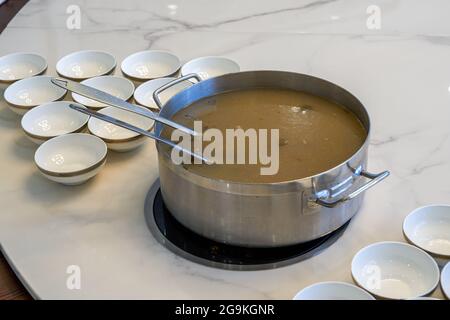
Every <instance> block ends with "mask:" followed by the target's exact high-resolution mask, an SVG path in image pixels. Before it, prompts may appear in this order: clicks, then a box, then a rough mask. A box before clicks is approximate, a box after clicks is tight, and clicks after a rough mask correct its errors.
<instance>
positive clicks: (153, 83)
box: [134, 78, 192, 109]
mask: <svg viewBox="0 0 450 320" xmlns="http://www.w3.org/2000/svg"><path fill="white" fill-rule="evenodd" d="M175 79H176V78H161V79H154V80H149V81H147V82H144V83H143V84H141V85H140V86H139V87H137V89H136V91H135V92H134V99H135V100H136V102H137V103H138V104H140V105H142V106H145V107H148V108H154V109H157V108H158V107H157V105H156V103H155V100H153V92H155V90H156V89H158V88H160V87H162V86H163V85H165V84H166V83H169V82H170V81H172V80H175ZM191 85H192V83H191V82H189V81H184V82H180V83H177V84H176V85H173V86H172V87H170V88H168V89H166V90H164V91H163V92H162V93H161V96H160V99H161V102H162V104H163V105H164V104H165V103H166V102H167V101H169V99H170V98H172V97H173V96H174V95H176V94H177V93H178V92H180V91H183V90H184V89H186V88H188V87H190V86H191Z"/></svg>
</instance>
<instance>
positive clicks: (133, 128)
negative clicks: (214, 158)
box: [69, 104, 208, 163]
mask: <svg viewBox="0 0 450 320" xmlns="http://www.w3.org/2000/svg"><path fill="white" fill-rule="evenodd" d="M69 106H70V108H72V109H74V110H76V111H79V112H81V113H84V114H87V115H89V116H91V117H94V118H97V119H100V120H102V121H105V122H109V123H112V124H114V125H116V126H119V127H122V128H125V129H128V130H130V131H133V132H136V133H139V134H142V135H144V136H146V137H149V138H152V139H154V140H157V141H160V142H162V143H164V144H167V145H169V146H171V147H172V148H175V149H177V150H180V151H182V152H186V153H187V154H189V155H190V156H193V157H194V158H197V159H199V160H202V161H204V162H205V163H208V159H206V158H204V157H202V156H201V155H198V154H196V153H194V152H192V151H191V150H188V149H185V148H182V147H180V146H179V145H178V144H176V143H174V142H172V141H170V140H166V139H163V138H161V137H159V136H157V135H156V134H154V133H152V132H149V131H147V130H144V129H141V128H139V127H136V126H134V125H132V124H130V123H128V122H125V121H122V120H119V119H116V118H113V117H111V116H108V115H106V114H102V113H98V112H95V111H91V110H89V109H87V108H83V107H81V106H77V105H75V104H70V105H69Z"/></svg>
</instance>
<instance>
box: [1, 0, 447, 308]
mask: <svg viewBox="0 0 450 320" xmlns="http://www.w3.org/2000/svg"><path fill="white" fill-rule="evenodd" d="M71 4H75V5H79V7H80V9H81V29H79V30H68V29H67V27H66V19H67V17H68V14H67V13H66V8H67V6H69V5H71ZM371 4H372V1H370V0H346V1H343V0H318V1H314V0H307V1H303V0H302V1H298V0H283V1H260V0H251V1H245V2H243V1H238V0H230V1H210V0H189V1H187V0H171V1H164V0H154V1H146V0H132V1H119V0H112V1H101V0H90V1H87V0H85V1H82V0H61V1H45V0H32V1H30V2H29V3H28V4H27V5H26V6H25V7H24V8H23V9H22V10H21V11H20V13H19V14H18V15H17V16H16V17H15V18H14V19H13V20H12V22H11V23H10V25H9V26H8V27H7V29H6V30H5V31H4V32H3V33H2V34H1V35H0V44H1V45H0V55H3V54H7V53H10V52H16V51H32V52H37V53H39V54H41V55H43V56H44V57H46V58H47V60H48V64H49V68H48V70H47V72H46V74H48V75H55V64H56V62H57V60H58V59H59V58H60V57H62V56H64V55H65V54H67V53H69V52H72V51H76V50H80V49H101V50H105V51H108V52H110V53H111V54H113V55H114V56H115V58H116V59H117V61H118V63H119V64H120V62H121V61H122V60H123V59H124V58H125V57H126V56H127V55H129V54H130V53H133V52H136V51H139V50H144V49H164V50H169V51H171V52H173V53H175V54H176V55H178V56H179V57H180V59H181V60H182V61H183V62H186V61H188V60H189V59H192V58H194V57H198V56H203V55H225V56H227V57H229V58H231V59H234V60H236V61H237V62H238V63H239V64H240V65H241V69H242V70H253V69H276V70H289V71H295V72H302V73H307V74H312V75H314V76H319V77H323V78H325V79H328V80H330V81H333V82H335V83H337V84H339V85H341V86H343V87H345V88H346V89H348V90H350V91H351V92H352V93H354V94H355V95H356V96H357V97H358V98H359V99H360V100H361V101H362V102H363V103H364V104H365V106H366V108H367V109H368V111H369V113H370V116H371V120H372V128H371V146H370V151H369V169H370V170H371V171H373V172H379V171H381V170H385V169H389V170H390V171H391V176H390V177H389V178H388V179H387V180H386V181H385V182H383V183H381V184H380V185H378V186H376V187H375V188H373V189H372V190H370V191H368V192H367V194H366V197H365V202H364V205H363V207H362V208H361V210H360V212H359V213H358V215H357V216H356V217H355V218H354V219H353V221H352V222H351V224H350V226H349V228H348V229H347V230H346V232H345V233H344V235H343V236H342V237H341V238H340V239H339V240H338V241H337V242H336V243H334V244H333V245H332V246H331V247H329V248H328V249H326V250H325V251H324V252H322V253H321V254H319V255H317V256H315V257H313V258H311V259H309V260H306V261H303V262H300V263H298V264H295V265H292V266H288V267H283V268H280V269H275V270H268V271H252V272H236V271H225V270H217V269H212V268H208V267H205V266H201V265H197V264H195V263H192V262H189V261H186V260H184V259H183V258H180V257H177V256H175V255H173V254H172V253H171V252H169V251H168V250H167V249H165V248H164V247H162V246H161V245H159V244H158V243H157V241H156V240H155V239H153V237H152V236H151V234H150V233H149V231H148V230H147V227H146V225H145V219H144V215H143V205H144V199H145V195H146V193H147V190H148V189H149V188H150V186H151V185H152V184H153V182H154V181H155V180H156V179H157V177H158V170H157V157H156V150H155V147H154V143H153V142H152V141H148V142H147V144H146V145H144V146H143V148H141V149H138V150H135V151H132V152H130V153H126V154H118V153H113V152H110V153H109V155H108V159H107V164H106V166H105V168H104V170H103V171H102V172H101V173H100V174H99V175H98V176H97V177H96V178H95V179H93V180H91V181H89V182H88V183H86V184H84V185H81V186H77V187H65V186H60V185H57V184H54V183H52V182H50V181H48V180H46V179H45V178H43V177H42V176H41V175H40V174H39V173H38V171H37V169H36V168H35V167H34V164H33V156H34V151H35V149H36V146H35V145H34V144H32V143H31V142H29V141H28V140H27V139H26V137H25V136H24V134H23V133H22V132H21V130H20V119H19V118H18V117H17V116H16V115H15V114H13V113H12V112H11V111H10V110H9V109H8V108H7V107H6V104H5V101H4V100H3V98H2V99H1V101H0V136H1V143H0V165H1V166H2V170H0V200H1V203H2V207H1V210H0V243H1V248H2V250H3V251H4V253H5V254H6V255H7V257H8V259H9V260H10V261H11V263H12V265H13V266H14V268H15V270H16V272H17V274H18V275H19V276H20V278H21V279H22V281H23V282H24V283H25V285H26V286H27V287H28V288H29V289H30V290H31V292H32V293H33V294H34V295H35V296H36V297H38V298H68V299H77V298H140V299H152V298H153V299H157V298H159V299H163V298H175V299H176V298H193V299H196V298H236V299H244V298H249V299H290V298H292V297H293V296H294V294H295V293H296V292H297V291H298V290H300V289H302V288H304V287H305V286H307V285H310V284H312V283H314V282H318V281H327V280H336V281H347V282H352V280H351V277H350V262H351V259H352V257H353V255H354V254H355V253H356V252H357V251H358V250H359V249H360V248H362V247H363V246H365V245H367V244H370V243H372V242H375V241H383V240H397V241H404V239H403V236H402V229H401V226H402V221H403V218H404V217H405V216H406V215H407V214H408V213H409V212H410V211H411V210H413V209H414V208H415V207H417V206H421V205H425V204H430V203H448V202H449V200H450V199H449V194H450V184H449V183H448V180H449V179H448V178H449V172H450V139H449V135H450V126H449V121H450V91H449V87H450V73H449V70H450V60H449V59H448V57H449V56H450V46H449V43H450V42H449V37H450V22H449V19H448V12H449V9H450V3H449V2H448V1H446V0H431V1H419V0H414V1H412V0H408V1H407V0H382V1H377V3H376V4H377V5H378V6H379V7H380V9H381V13H382V16H381V17H382V20H381V21H382V22H381V29H380V30H369V29H367V27H366V19H367V17H368V15H367V13H366V9H367V7H368V6H369V5H371ZM115 74H118V75H120V70H117V69H116V71H115ZM5 88H6V85H5V84H0V93H1V96H3V94H2V93H3V91H4V90H5ZM69 265H78V266H80V268H81V272H82V283H81V285H82V287H81V289H80V290H69V289H68V288H67V286H66V280H67V277H68V274H67V273H66V269H67V267H68V266H69ZM434 296H436V297H442V294H441V292H440V290H439V289H438V290H436V292H435V293H434Z"/></svg>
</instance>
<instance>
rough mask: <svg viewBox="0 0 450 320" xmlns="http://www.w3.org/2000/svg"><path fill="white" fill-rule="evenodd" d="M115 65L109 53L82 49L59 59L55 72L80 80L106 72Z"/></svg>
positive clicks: (111, 69)
mask: <svg viewBox="0 0 450 320" xmlns="http://www.w3.org/2000/svg"><path fill="white" fill-rule="evenodd" d="M115 66H116V60H115V59H114V57H113V56H112V55H110V54H109V53H107V52H103V51H95V50H83V51H77V52H73V53H70V54H68V55H66V56H64V57H62V58H61V59H59V61H58V63H57V64H56V72H58V74H59V75H61V76H63V77H66V78H69V79H74V80H82V79H88V78H92V77H97V76H101V75H104V74H108V73H110V72H111V71H113V70H114V68H115Z"/></svg>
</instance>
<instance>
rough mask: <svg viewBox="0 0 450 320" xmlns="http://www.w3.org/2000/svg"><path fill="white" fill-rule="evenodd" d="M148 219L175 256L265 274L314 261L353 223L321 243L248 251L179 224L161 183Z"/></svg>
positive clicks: (150, 204)
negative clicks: (265, 271) (266, 271)
mask: <svg viewBox="0 0 450 320" xmlns="http://www.w3.org/2000/svg"><path fill="white" fill-rule="evenodd" d="M145 217H146V220H147V224H148V226H149V228H150V231H151V232H152V234H153V236H154V237H155V238H156V239H157V240H158V241H159V242H160V243H161V244H163V245H164V246H165V247H167V248H168V249H169V250H170V251H172V252H174V253H175V254H177V255H179V256H182V257H184V258H186V259H188V260H191V261H193V262H197V263H200V264H203V265H207V266H210V267H216V268H221V269H227V270H263V269H273V268H278V267H282V266H286V265H289V264H293V263H296V262H299V261H302V260H305V259H307V258H310V257H312V256H313V255H315V254H317V253H318V252H320V251H321V250H323V249H325V248H327V247H328V246H330V245H331V244H332V243H334V242H335V241H336V240H337V238H338V237H339V236H340V235H341V234H342V233H343V232H344V230H345V229H346V227H347V225H348V224H349V222H350V221H348V222H347V223H346V224H344V225H343V226H342V227H340V228H339V229H337V230H335V231H334V232H332V233H329V234H327V235H325V236H323V237H321V238H319V239H316V240H312V241H309V242H305V243H301V244H297V245H291V246H285V247H276V248H248V247H240V246H234V245H228V244H224V243H221V242H217V241H214V240H211V239H208V238H205V237H203V236H201V235H199V234H197V233H195V232H193V231H191V230H189V229H188V228H186V227H184V226H183V225H182V224H181V223H179V222H178V221H177V220H176V219H175V218H174V217H173V216H172V214H171V213H170V212H169V210H168V209H167V208H166V206H165V205H164V201H163V198H162V195H161V190H160V189H159V181H157V182H156V183H155V184H154V185H153V186H152V188H151V189H150V191H149V193H148V194H147V199H146V203H145Z"/></svg>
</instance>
